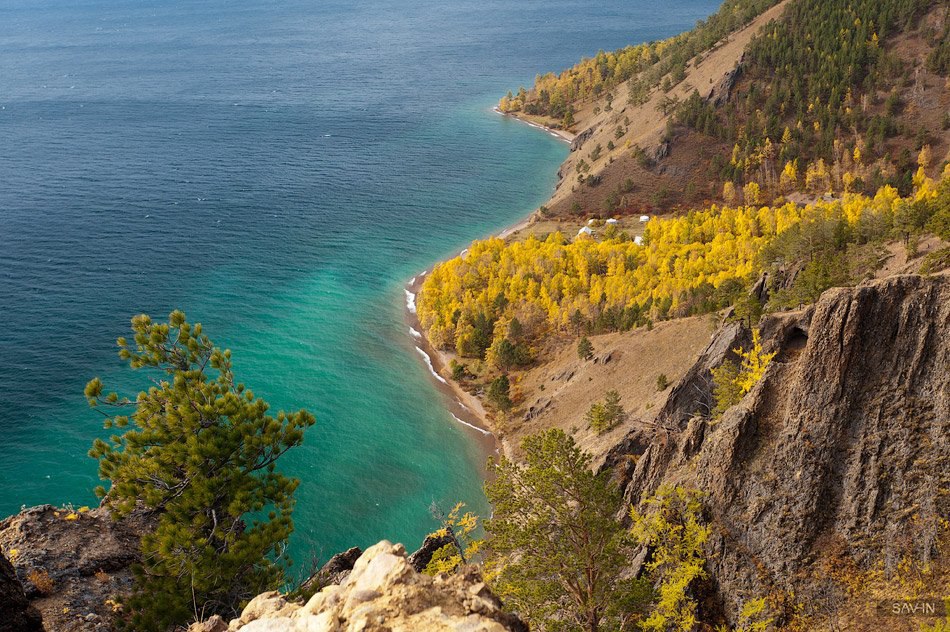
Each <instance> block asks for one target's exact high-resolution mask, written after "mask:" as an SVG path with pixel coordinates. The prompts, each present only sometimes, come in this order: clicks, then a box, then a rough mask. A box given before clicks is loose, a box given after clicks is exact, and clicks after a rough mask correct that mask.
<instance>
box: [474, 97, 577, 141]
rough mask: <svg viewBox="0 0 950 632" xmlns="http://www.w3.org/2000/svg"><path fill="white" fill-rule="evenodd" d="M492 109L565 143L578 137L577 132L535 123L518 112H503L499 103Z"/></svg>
mask: <svg viewBox="0 0 950 632" xmlns="http://www.w3.org/2000/svg"><path fill="white" fill-rule="evenodd" d="M492 111H493V112H495V113H496V114H500V115H501V116H505V117H508V118H513V119H515V120H516V121H519V122H521V123H524V124H525V125H530V126H531V127H533V128H535V129H540V130H544V131H545V132H547V133H548V134H550V135H551V136H554V137H556V138H558V139H559V140H563V141H564V142H565V143H573V142H574V139H575V138H577V134H572V133H571V132H568V131H565V130H563V129H554V128H553V127H548V126H547V125H542V124H541V123H535V122H534V121H529V120H528V119H526V118H524V117H522V116H518V114H517V113H509V112H502V111H501V110H500V109H499V108H498V106H497V105H496V106H495V107H493V108H492Z"/></svg>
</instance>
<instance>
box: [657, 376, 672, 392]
mask: <svg viewBox="0 0 950 632" xmlns="http://www.w3.org/2000/svg"><path fill="white" fill-rule="evenodd" d="M669 385H670V380H669V378H668V377H666V373H660V374H659V375H658V376H657V377H656V390H658V391H665V390H666V387H668V386H669Z"/></svg>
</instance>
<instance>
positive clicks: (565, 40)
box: [0, 0, 718, 559]
mask: <svg viewBox="0 0 950 632" xmlns="http://www.w3.org/2000/svg"><path fill="white" fill-rule="evenodd" d="M717 4H718V2H717V1H716V0H671V2H668V3H665V4H663V6H662V7H661V6H659V5H657V4H656V3H654V2H647V1H645V0H628V1H626V2H618V1H613V0H611V1H607V2H589V1H584V0H571V1H566V0H560V1H558V0H555V1H553V2H552V1H545V2H541V1H537V0H522V1H520V2H502V1H500V0H485V1H482V2H462V1H460V0H439V1H438V2H436V1H432V0H422V1H415V2H410V1H408V0H399V1H396V0H371V1H367V2H338V1H327V0H312V1H310V2H303V1H297V0H278V1H261V0H258V1H256V2H251V1H249V0H227V1H225V0H201V1H199V0H186V1H177V2H170V1H147V0H75V1H66V0H52V1H45V2H44V1H34V0H3V2H2V3H0V517H2V516H5V515H8V514H10V513H13V512H16V511H17V510H18V509H19V508H20V506H21V505H32V504H39V503H67V502H71V503H74V504H76V505H82V504H91V503H93V502H94V497H93V496H92V492H91V490H92V488H93V486H94V485H96V484H97V483H98V480H97V478H96V466H95V462H93V461H92V460H91V459H89V458H88V457H87V456H86V451H87V450H88V448H89V446H90V443H91V441H92V439H93V438H94V437H95V436H97V435H100V434H102V430H101V421H100V418H99V417H98V415H97V414H96V413H95V412H94V411H91V410H89V408H88V407H87V405H86V403H85V400H84V398H83V395H82V389H83V386H84V384H85V383H86V381H88V380H89V379H90V378H91V377H93V376H96V375H99V376H101V377H102V378H103V379H104V381H105V382H106V385H107V387H110V386H111V387H116V388H120V389H124V390H125V391H126V392H129V393H132V394H134V392H137V390H138V389H140V388H144V387H145V384H144V383H143V376H141V375H139V374H136V373H133V372H131V371H130V370H128V369H127V368H124V367H123V365H122V364H121V362H120V361H119V360H118V358H117V357H116V355H115V348H114V340H115V338H116V337H117V336H120V335H125V334H126V333H127V331H128V320H129V318H130V317H131V316H132V315H133V314H135V313H139V312H146V313H150V314H152V315H153V316H154V317H164V316H165V315H167V314H168V312H169V311H171V310H172V309H174V308H181V309H184V310H185V311H186V312H187V314H188V316H189V319H190V320H193V321H200V322H202V323H203V324H204V326H205V330H206V333H208V334H209V335H210V336H211V337H212V339H213V340H215V341H216V342H217V343H218V344H219V345H221V346H227V347H230V348H231V349H232V350H233V352H234V364H235V370H236V373H237V375H238V377H239V378H240V379H241V380H243V381H244V382H246V383H247V384H248V385H249V386H251V387H252V388H253V389H254V390H255V392H256V393H258V394H259V395H261V396H263V397H265V398H266V399H268V400H269V401H270V402H271V404H272V405H273V407H274V408H275V409H277V408H297V407H306V408H309V409H310V410H311V411H312V412H314V414H316V416H317V420H318V421H317V424H316V425H315V426H314V427H313V428H312V429H311V430H309V431H308V434H307V437H306V442H305V445H304V446H302V447H301V448H298V449H297V450H295V451H294V452H292V453H290V454H288V455H287V457H285V461H284V469H285V470H286V471H288V472H289V473H291V474H293V475H295V476H298V477H300V478H301V480H302V483H301V486H300V488H299V490H298V507H297V511H296V514H295V519H296V522H297V532H296V533H295V535H294V539H293V546H292V550H293V552H294V553H295V554H296V557H297V558H298V559H299V558H305V557H306V556H307V555H309V554H310V553H311V552H316V553H318V554H321V555H322V556H323V557H324V558H325V557H326V555H329V554H332V553H333V552H336V551H338V550H341V549H343V548H346V547H349V546H354V545H360V546H364V545H366V544H369V543H371V542H375V541H376V540H378V539H380V538H389V539H392V540H397V541H403V542H405V543H406V544H407V546H408V547H414V546H416V545H417V544H418V543H419V541H420V540H421V538H422V536H423V535H424V534H425V533H426V532H428V531H431V530H432V528H433V526H434V525H433V523H432V521H431V519H430V517H429V514H428V511H427V508H428V506H429V504H430V502H432V501H437V502H440V503H442V504H444V505H451V504H452V503H454V502H455V501H456V500H463V501H466V502H468V503H469V505H470V506H472V507H474V508H476V509H478V510H480V511H484V510H485V500H484V497H483V496H482V493H481V479H480V471H481V467H482V462H483V460H484V458H485V453H484V449H483V447H481V446H480V445H479V443H478V442H477V441H474V440H473V439H474V437H473V436H472V435H471V434H469V433H470V432H471V431H470V430H468V429H466V428H464V427H463V426H460V425H458V424H456V423H455V422H454V421H453V420H452V418H451V417H450V416H449V414H448V413H447V412H446V410H445V407H444V404H445V401H444V400H443V395H441V394H440V393H439V392H438V391H437V390H436V388H435V387H434V385H433V383H432V381H431V379H430V376H429V375H428V372H427V370H426V368H425V366H424V365H423V364H422V363H421V362H420V358H419V357H418V356H417V355H416V354H415V353H414V351H413V345H412V340H411V338H410V337H409V335H408V333H407V331H406V326H405V324H404V320H403V318H404V303H403V295H402V287H403V285H404V283H405V282H406V281H407V279H409V278H410V277H411V276H413V275H415V274H417V273H419V272H420V271H421V270H423V269H424V268H426V267H428V266H429V265H431V264H432V263H433V262H434V261H436V260H438V259H440V258H443V257H445V256H448V255H451V254H454V253H455V252H457V251H458V250H460V249H461V248H463V247H464V245H465V244H466V243H467V242H468V241H470V240H471V239H473V238H477V237H481V236H484V235H486V234H488V233H490V232H494V231H497V230H498V229H500V228H501V227H503V226H505V225H506V224H510V223H512V222H514V221H515V220H517V219H519V218H521V217H523V216H524V215H526V214H527V213H528V212H529V211H531V210H532V209H533V208H535V207H537V206H538V205H539V204H541V203H543V202H544V200H545V199H546V198H547V196H548V195H549V194H550V192H551V190H552V188H553V185H554V182H555V171H556V168H557V165H558V164H559V163H560V162H561V161H562V160H563V159H564V157H565V155H566V153H567V147H566V145H565V144H564V143H562V142H560V141H558V140H555V139H554V138H552V137H550V136H549V135H547V134H546V133H543V132H539V131H538V130H535V129H532V128H529V127H528V126H525V125H522V124H520V123H517V122H515V121H511V120H506V119H503V118H501V117H499V116H497V115H495V114H494V113H492V112H491V106H492V105H493V104H494V103H495V102H496V101H497V98H498V97H499V96H500V95H501V94H503V93H504V92H505V91H507V90H508V89H510V88H511V89H513V88H517V86H518V85H520V84H529V83H530V82H531V81H532V80H533V78H534V75H535V74H536V73H538V72H544V71H547V70H557V69H560V68H562V67H565V66H568V65H570V64H572V63H573V62H574V61H575V60H576V59H577V58H579V57H581V56H583V55H591V54H593V53H595V52H596V51H597V49H598V48H616V47H619V46H622V45H625V44H629V43H637V42H640V41H644V40H650V39H656V38H660V37H666V36H669V35H672V34H674V33H677V32H679V31H681V30H684V29H686V28H688V27H690V26H691V25H692V24H693V23H694V22H695V20H697V19H699V18H701V17H703V16H705V15H708V14H709V13H710V12H712V11H713V10H715V8H716V6H717Z"/></svg>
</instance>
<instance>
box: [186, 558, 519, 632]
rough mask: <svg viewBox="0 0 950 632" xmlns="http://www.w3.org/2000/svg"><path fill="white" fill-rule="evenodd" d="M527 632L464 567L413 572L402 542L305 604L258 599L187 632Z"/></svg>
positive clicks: (265, 597)
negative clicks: (236, 614)
mask: <svg viewBox="0 0 950 632" xmlns="http://www.w3.org/2000/svg"><path fill="white" fill-rule="evenodd" d="M238 630H240V631H241V632H278V631H280V632H294V631H299V632H372V631H379V632H383V631H385V632H421V631H423V630H425V631H427V632H441V631H445V632H449V631H462V630H464V631H466V632H505V631H510V632H527V630H528V627H527V626H526V625H525V624H524V623H522V622H521V620H519V619H518V618H517V617H515V616H513V615H510V614H507V613H505V612H502V610H501V602H500V601H499V600H498V599H497V598H496V597H495V596H494V595H493V594H492V593H491V591H490V590H489V589H488V587H487V586H486V585H485V583H484V582H483V581H482V579H481V577H480V576H479V574H478V571H477V570H476V569H475V568H473V567H470V568H468V569H467V570H464V571H463V572H461V573H458V574H455V575H451V576H447V577H440V578H433V577H429V576H428V575H422V574H420V573H418V572H417V571H416V570H415V569H413V567H412V565H411V563H410V562H409V560H408V559H407V558H406V551H405V549H404V548H403V546H402V545H401V544H395V545H394V544H391V543H390V542H386V541H383V542H380V543H379V544H376V545H375V546H372V547H370V548H369V549H367V551H366V552H365V553H363V554H362V556H360V558H359V559H358V560H357V561H356V564H355V565H354V566H353V569H352V570H351V571H350V573H349V575H348V576H347V577H346V579H344V580H343V582H342V583H341V584H332V585H329V586H326V587H325V588H323V589H322V590H321V591H320V592H318V593H317V594H316V595H314V596H313V597H312V598H310V600H309V601H307V602H306V603H305V604H295V603H291V602H288V601H287V600H286V599H285V598H284V597H283V596H281V595H280V594H278V593H276V592H271V593H265V594H263V595H259V596H258V597H256V598H255V599H254V600H252V601H251V603H249V604H248V605H247V607H246V608H245V609H244V611H243V612H242V613H241V617H240V618H238V619H235V620H234V621H231V622H230V624H228V623H225V622H224V621H223V620H222V619H221V618H220V617H214V618H212V619H210V620H208V621H204V622H202V623H197V624H195V625H193V626H192V627H191V628H190V630H189V632H236V631H238Z"/></svg>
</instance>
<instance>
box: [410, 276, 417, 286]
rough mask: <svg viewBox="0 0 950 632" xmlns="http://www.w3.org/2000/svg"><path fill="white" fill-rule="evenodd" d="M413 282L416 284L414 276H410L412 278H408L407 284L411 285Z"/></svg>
mask: <svg viewBox="0 0 950 632" xmlns="http://www.w3.org/2000/svg"><path fill="white" fill-rule="evenodd" d="M415 284H416V277H412V279H410V280H409V285H410V286H412V285H415Z"/></svg>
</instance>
